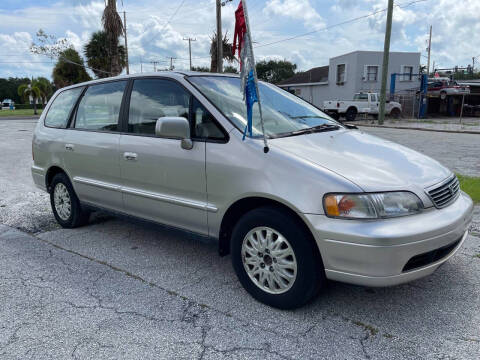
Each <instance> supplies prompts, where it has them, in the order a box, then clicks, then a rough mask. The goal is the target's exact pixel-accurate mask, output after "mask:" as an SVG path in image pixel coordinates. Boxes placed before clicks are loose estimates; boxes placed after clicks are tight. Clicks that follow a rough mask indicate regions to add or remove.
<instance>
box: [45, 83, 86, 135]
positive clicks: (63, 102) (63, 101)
mask: <svg viewBox="0 0 480 360" xmlns="http://www.w3.org/2000/svg"><path fill="white" fill-rule="evenodd" d="M82 90H83V88H82V87H80V88H75V89H71V90H65V91H63V92H61V93H60V94H59V95H58V96H57V97H56V98H55V100H54V101H53V104H52V105H51V106H50V108H49V109H48V113H47V116H46V117H45V126H48V127H54V128H63V129H64V128H66V127H67V123H68V118H69V116H70V113H71V111H72V108H73V106H74V105H75V103H76V102H77V99H78V97H79V96H80V94H81V93H82Z"/></svg>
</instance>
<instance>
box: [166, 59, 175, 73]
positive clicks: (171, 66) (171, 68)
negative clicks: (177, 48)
mask: <svg viewBox="0 0 480 360" xmlns="http://www.w3.org/2000/svg"><path fill="white" fill-rule="evenodd" d="M167 59H170V69H169V70H170V71H172V70H173V69H175V67H174V66H173V60H175V59H176V58H174V57H170V58H167Z"/></svg>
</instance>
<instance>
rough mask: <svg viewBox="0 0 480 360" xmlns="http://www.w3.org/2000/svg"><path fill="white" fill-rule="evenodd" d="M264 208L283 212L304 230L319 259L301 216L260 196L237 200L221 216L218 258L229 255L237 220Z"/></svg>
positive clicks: (310, 232)
mask: <svg viewBox="0 0 480 360" xmlns="http://www.w3.org/2000/svg"><path fill="white" fill-rule="evenodd" d="M264 206H271V207H274V208H277V209H280V210H282V211H285V212H286V213H288V214H289V216H291V217H292V218H293V219H295V221H296V222H297V223H298V225H299V226H301V227H302V228H303V229H304V230H305V232H306V234H308V236H309V238H310V240H311V241H312V245H314V248H315V249H316V251H317V253H318V256H319V257H320V259H321V254H320V249H319V248H318V246H317V243H316V241H315V237H314V236H313V233H312V230H311V229H310V227H309V226H308V225H307V222H306V220H305V219H304V218H303V217H302V216H301V214H300V213H298V212H297V211H295V210H294V209H293V208H292V207H291V206H288V205H286V204H284V203H282V202H280V201H277V200H274V199H270V198H267V197H262V196H250V197H246V198H242V199H239V200H237V201H235V202H234V203H233V204H231V205H230V207H229V208H228V209H227V211H226V212H225V214H224V215H223V218H222V222H221V225H220V232H219V243H218V251H219V254H220V256H226V255H228V254H230V248H231V236H232V231H233V228H234V227H235V224H236V223H237V221H238V219H240V217H242V216H243V215H244V214H246V213H247V212H249V211H251V210H253V209H256V208H259V207H264ZM322 261H323V260H322Z"/></svg>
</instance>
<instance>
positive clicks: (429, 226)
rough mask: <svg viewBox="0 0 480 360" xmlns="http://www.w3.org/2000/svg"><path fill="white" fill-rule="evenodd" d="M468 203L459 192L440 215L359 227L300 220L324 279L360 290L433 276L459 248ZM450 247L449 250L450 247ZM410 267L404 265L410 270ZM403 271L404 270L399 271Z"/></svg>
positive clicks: (319, 217)
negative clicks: (305, 224) (312, 240)
mask: <svg viewBox="0 0 480 360" xmlns="http://www.w3.org/2000/svg"><path fill="white" fill-rule="evenodd" d="M472 213H473V203H472V200H471V199H470V197H469V196H468V195H466V194H465V193H463V192H461V194H460V196H459V197H458V198H457V200H456V201H455V202H453V203H452V204H450V205H449V206H447V207H445V208H443V209H436V208H430V209H426V210H425V211H424V212H423V213H422V214H419V215H412V216H406V217H401V218H393V219H384V220H375V221H361V220H342V219H331V218H328V217H326V216H324V215H308V214H307V215H305V216H306V218H307V220H308V221H309V222H310V225H311V227H312V230H313V233H314V236H315V240H316V242H317V245H318V248H319V249H320V253H321V255H322V259H323V264H324V266H325V273H326V276H327V278H328V279H331V280H336V281H341V282H346V283H351V284H357V285H365V286H391V285H397V284H401V283H404V282H408V281H412V280H415V279H418V278H421V277H423V276H427V275H429V274H431V273H433V272H434V271H435V270H436V269H437V268H438V267H439V266H440V265H441V264H442V263H444V262H445V261H447V260H448V259H449V258H450V257H451V256H453V255H454V254H455V253H456V252H457V251H458V249H460V247H461V246H462V244H463V242H464V241H465V239H466V237H467V234H468V230H467V229H468V225H469V223H470V221H471V219H472ZM449 246H450V247H449ZM440 248H447V249H448V253H446V254H442V253H441V252H440V250H439V251H438V252H437V254H442V257H441V258H438V256H437V257H431V258H430V259H431V261H430V262H428V261H427V262H426V263H424V262H423V263H422V262H420V266H417V267H414V268H409V267H408V266H407V268H406V265H407V263H409V260H411V259H412V258H414V257H416V256H417V257H418V255H421V254H426V253H430V252H432V251H434V250H437V249H440ZM411 263H412V262H410V263H409V264H411ZM404 268H405V269H404Z"/></svg>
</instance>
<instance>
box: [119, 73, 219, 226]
mask: <svg viewBox="0 0 480 360" xmlns="http://www.w3.org/2000/svg"><path fill="white" fill-rule="evenodd" d="M127 103H128V101H127ZM193 114H195V117H194V118H193ZM164 116H175V117H185V118H187V119H189V120H190V121H191V128H192V140H193V148H192V149H191V150H185V149H182V147H181V143H180V140H178V139H168V138H159V137H156V136H155V124H156V121H157V119H158V118H160V117H164ZM127 122H128V124H126V126H127V133H126V134H123V135H122V136H121V139H120V153H121V156H122V159H121V172H122V178H123V184H124V187H123V188H122V190H123V198H124V204H125V209H126V210H127V212H129V213H130V214H132V215H135V216H140V217H143V218H146V219H150V220H154V221H157V222H160V223H163V224H167V225H171V226H175V227H179V228H182V229H187V230H190V231H194V232H197V233H201V234H205V235H207V234H208V226H207V211H213V209H212V208H211V207H209V204H208V201H207V191H206V186H207V185H206V175H205V140H204V136H205V135H208V134H209V133H211V134H213V135H215V134H218V132H216V130H215V128H212V126H211V125H210V124H209V123H208V118H207V117H206V116H205V114H204V113H202V109H201V107H200V105H199V104H198V102H196V100H194V98H193V97H192V96H191V94H190V93H189V92H188V91H187V90H185V89H184V88H183V87H182V86H181V85H180V84H179V83H177V82H176V81H173V80H167V79H158V78H156V79H155V78H145V79H137V80H135V81H134V82H133V86H132V91H131V96H130V101H129V108H128V116H127ZM197 131H198V132H201V133H202V134H203V135H202V136H195V135H196V132H197ZM220 136H223V133H221V132H220Z"/></svg>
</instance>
